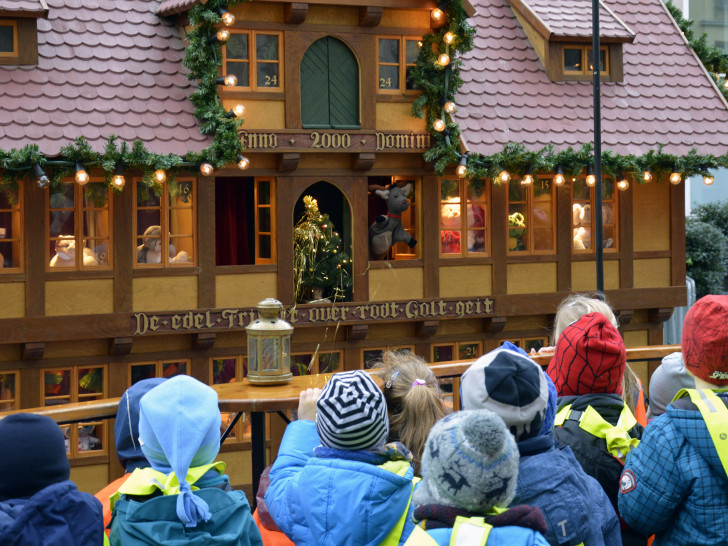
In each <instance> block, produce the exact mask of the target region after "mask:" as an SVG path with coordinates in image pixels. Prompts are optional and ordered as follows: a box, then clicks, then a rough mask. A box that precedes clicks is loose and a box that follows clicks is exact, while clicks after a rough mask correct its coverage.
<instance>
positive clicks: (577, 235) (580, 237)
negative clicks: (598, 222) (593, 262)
mask: <svg viewBox="0 0 728 546" xmlns="http://www.w3.org/2000/svg"><path fill="white" fill-rule="evenodd" d="M573 247H574V250H586V249H587V248H591V229H589V228H585V227H584V226H580V227H578V228H574V245H573Z"/></svg>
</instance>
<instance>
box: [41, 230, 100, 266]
mask: <svg viewBox="0 0 728 546" xmlns="http://www.w3.org/2000/svg"><path fill="white" fill-rule="evenodd" d="M55 250H56V254H55V256H53V257H52V258H51V262H50V266H51V267H75V265H76V237H74V236H73V235H60V236H59V237H58V239H56V246H55ZM83 265H85V266H89V267H90V266H95V265H99V262H98V260H97V259H96V255H95V253H94V251H93V250H91V249H90V248H86V247H84V249H83Z"/></svg>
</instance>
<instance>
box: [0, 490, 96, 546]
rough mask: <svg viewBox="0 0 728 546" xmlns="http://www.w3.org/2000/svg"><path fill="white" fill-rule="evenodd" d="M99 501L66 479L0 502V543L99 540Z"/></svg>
mask: <svg viewBox="0 0 728 546" xmlns="http://www.w3.org/2000/svg"><path fill="white" fill-rule="evenodd" d="M103 534H104V523H103V517H102V514H101V503H100V502H99V501H98V500H96V499H95V498H94V497H93V495H91V494H89V493H82V492H81V491H79V490H78V489H77V488H76V485H75V484H74V483H73V482H72V481H70V480H66V481H63V482H59V483H55V484H53V485H50V486H48V487H46V488H44V489H41V490H40V491H39V492H38V493H36V494H35V495H33V496H32V497H31V498H29V499H10V500H6V501H3V502H0V544H2V545H3V546H21V545H25V544H34V545H38V546H43V545H46V544H47V545H49V546H50V545H57V544H84V545H89V546H94V545H99V546H100V545H101V544H102V543H103Z"/></svg>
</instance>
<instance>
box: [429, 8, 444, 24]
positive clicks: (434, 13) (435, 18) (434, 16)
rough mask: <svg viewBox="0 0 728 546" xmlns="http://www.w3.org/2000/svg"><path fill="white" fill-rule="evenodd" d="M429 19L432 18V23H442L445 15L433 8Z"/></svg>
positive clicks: (438, 9)
mask: <svg viewBox="0 0 728 546" xmlns="http://www.w3.org/2000/svg"><path fill="white" fill-rule="evenodd" d="M430 17H432V20H433V21H442V18H443V17H445V14H444V13H443V11H442V10H441V9H440V8H435V9H433V10H432V11H431V12H430Z"/></svg>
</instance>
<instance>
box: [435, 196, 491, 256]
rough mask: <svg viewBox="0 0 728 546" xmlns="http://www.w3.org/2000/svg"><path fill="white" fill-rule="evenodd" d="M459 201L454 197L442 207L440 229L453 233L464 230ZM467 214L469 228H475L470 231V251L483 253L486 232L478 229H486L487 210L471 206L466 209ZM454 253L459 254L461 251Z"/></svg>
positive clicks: (475, 205)
mask: <svg viewBox="0 0 728 546" xmlns="http://www.w3.org/2000/svg"><path fill="white" fill-rule="evenodd" d="M459 201H460V200H459V199H458V198H457V197H453V198H450V199H448V200H447V201H446V202H445V203H444V204H442V205H440V226H441V228H440V229H442V230H453V231H458V230H460V229H462V221H461V219H460V215H461V213H462V211H461V206H460V202H459ZM465 212H466V214H467V220H466V222H467V227H468V228H474V229H468V251H470V252H482V251H484V250H485V230H483V229H477V228H483V227H485V210H483V207H481V206H480V205H477V204H470V205H467V206H466V207H465ZM444 235H445V234H443V236H444ZM453 251H454V252H459V249H454V250H453Z"/></svg>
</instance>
